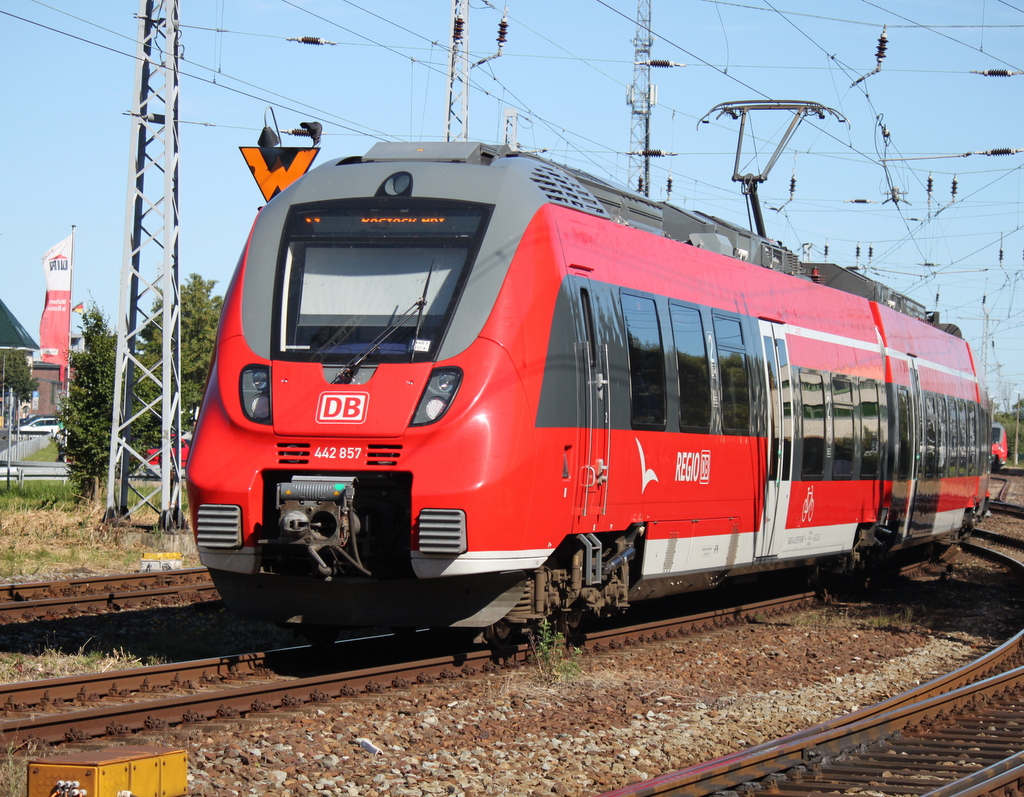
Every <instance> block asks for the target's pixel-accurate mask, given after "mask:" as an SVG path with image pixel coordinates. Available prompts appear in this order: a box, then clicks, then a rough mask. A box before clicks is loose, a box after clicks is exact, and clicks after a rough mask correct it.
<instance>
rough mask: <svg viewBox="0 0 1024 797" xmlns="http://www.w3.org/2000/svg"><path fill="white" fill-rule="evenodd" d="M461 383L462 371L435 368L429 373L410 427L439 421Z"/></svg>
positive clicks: (458, 369)
mask: <svg viewBox="0 0 1024 797" xmlns="http://www.w3.org/2000/svg"><path fill="white" fill-rule="evenodd" d="M461 383H462V369H460V368H450V367H449V368H435V369H434V370H433V371H432V372H431V374H430V380H429V381H428V382H427V387H426V389H425V390H424V391H423V396H422V397H421V398H420V403H419V406H417V408H416V414H415V415H414V416H413V419H412V425H413V426H425V425H426V424H429V423H434V421H437V420H440V419H441V418H442V417H443V416H444V414H445V413H446V412H447V411H448V408H449V407H450V406H451V403H452V400H453V399H454V398H455V394H456V393H457V392H458V390H459V385H460V384H461Z"/></svg>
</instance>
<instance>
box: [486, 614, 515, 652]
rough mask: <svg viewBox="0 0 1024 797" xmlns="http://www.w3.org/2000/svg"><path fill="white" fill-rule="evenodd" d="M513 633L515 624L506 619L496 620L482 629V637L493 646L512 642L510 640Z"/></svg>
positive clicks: (502, 645)
mask: <svg viewBox="0 0 1024 797" xmlns="http://www.w3.org/2000/svg"><path fill="white" fill-rule="evenodd" d="M515 635H516V626H514V625H513V624H512V623H510V622H509V621H508V620H498V622H496V623H495V624H494V625H491V626H488V627H487V629H486V630H485V631H484V639H485V640H486V641H487V644H488V645H490V646H491V647H495V648H502V647H508V646H509V645H511V644H513V642H512V640H513V637H515Z"/></svg>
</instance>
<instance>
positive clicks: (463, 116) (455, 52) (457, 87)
mask: <svg viewBox="0 0 1024 797" xmlns="http://www.w3.org/2000/svg"><path fill="white" fill-rule="evenodd" d="M444 140H445V141H468V140H469V0H452V38H451V46H450V48H449V50H448V116H447V117H446V118H445V121H444Z"/></svg>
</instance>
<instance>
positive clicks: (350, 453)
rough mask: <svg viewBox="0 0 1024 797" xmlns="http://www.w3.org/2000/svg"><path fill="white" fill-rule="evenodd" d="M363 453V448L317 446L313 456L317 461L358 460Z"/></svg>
mask: <svg viewBox="0 0 1024 797" xmlns="http://www.w3.org/2000/svg"><path fill="white" fill-rule="evenodd" d="M362 453H363V449H361V448H335V447H334V446H317V449H316V453H314V454H313V456H314V457H315V458H317V459H357V458H358V457H359V455H360V454H362Z"/></svg>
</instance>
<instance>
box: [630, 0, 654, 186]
mask: <svg viewBox="0 0 1024 797" xmlns="http://www.w3.org/2000/svg"><path fill="white" fill-rule="evenodd" d="M653 46H654V36H653V34H652V33H651V0H639V2H638V4H637V10H636V38H634V39H633V83H632V85H631V86H630V87H629V90H628V93H627V94H626V104H627V105H629V106H630V108H631V109H632V113H633V121H632V124H631V125H630V145H631V151H630V156H629V187H630V188H631V189H632V190H634V191H636V192H637V193H640V194H643V195H644V196H650V195H651V158H650V155H649V154H648V153H650V151H651V108H653V107H654V105H655V104H656V102H657V99H656V93H657V89H656V87H654V86H652V85H651V48H652V47H653Z"/></svg>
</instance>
